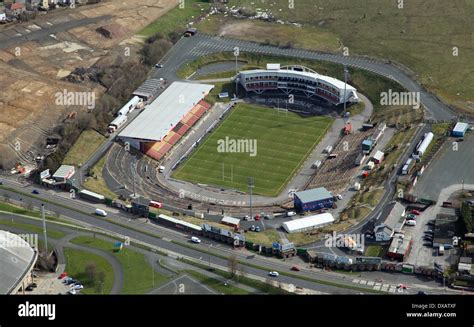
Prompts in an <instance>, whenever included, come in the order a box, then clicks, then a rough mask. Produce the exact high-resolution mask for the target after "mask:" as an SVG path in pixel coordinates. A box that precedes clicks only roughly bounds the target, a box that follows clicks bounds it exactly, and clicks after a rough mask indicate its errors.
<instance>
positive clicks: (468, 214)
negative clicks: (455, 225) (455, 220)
mask: <svg viewBox="0 0 474 327" xmlns="http://www.w3.org/2000/svg"><path fill="white" fill-rule="evenodd" d="M461 218H462V219H463V221H464V226H466V231H467V232H468V233H471V232H472V228H473V221H472V211H471V207H470V206H469V204H468V203H467V202H463V203H462V205H461Z"/></svg>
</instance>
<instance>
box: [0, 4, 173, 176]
mask: <svg viewBox="0 0 474 327" xmlns="http://www.w3.org/2000/svg"><path fill="white" fill-rule="evenodd" d="M176 4H177V0H158V1H157V0H137V1H133V3H131V2H130V1H125V0H113V1H103V2H102V3H100V4H96V5H89V6H82V7H78V8H76V9H60V10H57V11H53V12H50V13H48V14H44V15H40V16H38V17H37V18H36V19H35V20H33V21H30V22H25V23H21V24H11V25H8V26H3V27H2V28H0V90H2V92H1V93H0V166H1V165H2V164H3V165H5V166H9V165H12V164H13V163H15V162H16V161H22V162H24V161H28V160H31V159H32V158H33V155H34V154H36V153H37V152H38V150H39V148H40V147H41V143H42V142H43V141H44V140H45V136H46V135H47V134H48V132H49V131H50V130H51V129H52V128H53V127H54V126H55V125H56V124H57V123H58V122H59V121H62V120H63V119H64V118H65V116H66V115H67V113H69V112H70V111H72V110H77V109H78V108H77V107H75V108H71V107H67V106H66V107H65V106H58V105H56V104H55V99H56V97H55V95H56V93H57V92H62V91H63V90H65V89H66V90H67V91H69V92H84V91H94V92H97V93H98V94H97V96H100V94H101V93H102V92H103V90H101V89H100V88H98V87H97V86H96V85H93V86H90V85H89V86H86V85H80V84H72V83H68V82H64V81H62V80H61V79H62V78H64V77H66V76H67V75H69V74H70V73H71V72H72V71H73V70H74V69H75V68H78V67H82V68H89V67H91V66H93V65H95V64H96V63H97V62H98V61H100V60H104V61H107V58H108V57H109V56H111V55H112V54H113V56H116V55H117V54H123V57H124V59H125V60H135V59H136V51H134V50H136V48H137V44H139V43H140V41H141V39H140V38H138V37H136V36H135V34H136V33H137V32H138V31H140V30H141V29H142V28H144V27H145V26H146V25H148V24H149V23H151V22H152V21H153V20H155V19H157V18H158V17H160V16H161V15H163V14H164V13H166V12H167V11H168V10H170V9H172V8H173V7H174V6H176ZM99 27H102V28H104V29H106V30H107V31H109V32H110V35H111V37H110V38H107V37H104V36H103V35H101V34H100V33H98V32H97V31H96V29H97V28H99ZM12 41H14V42H12ZM2 43H3V45H2ZM128 46H130V48H132V49H131V51H130V56H127V55H126V49H125V48H126V47H128ZM133 46H134V47H135V49H133ZM18 144H20V147H18V146H17V145H18ZM30 151H31V153H28V152H30ZM4 168H9V167H4Z"/></svg>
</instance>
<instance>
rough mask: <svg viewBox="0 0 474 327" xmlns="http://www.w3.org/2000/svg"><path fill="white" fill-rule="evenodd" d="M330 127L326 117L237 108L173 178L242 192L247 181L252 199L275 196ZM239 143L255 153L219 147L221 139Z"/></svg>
mask: <svg viewBox="0 0 474 327" xmlns="http://www.w3.org/2000/svg"><path fill="white" fill-rule="evenodd" d="M331 123H332V119H331V118H328V117H301V116H299V115H297V114H295V113H291V112H287V113H285V112H282V111H277V110H273V109H270V108H265V107H260V106H254V105H248V104H239V105H238V106H236V107H235V108H234V109H233V111H232V112H231V114H230V115H229V116H228V117H227V118H226V119H225V121H224V122H223V123H222V124H221V125H220V126H219V127H218V128H217V129H216V130H215V131H214V132H213V133H212V135H211V136H210V137H209V138H208V139H207V140H206V141H205V142H204V143H203V144H202V145H201V146H199V148H198V149H197V150H196V151H195V152H194V154H193V155H192V156H191V158H190V159H188V161H186V162H185V163H184V164H183V165H182V166H181V167H179V168H178V169H177V170H176V172H175V173H174V177H176V178H178V179H183V180H187V181H191V182H195V183H205V184H212V185H219V186H225V187H227V188H232V189H238V190H241V191H247V190H248V188H247V180H248V177H249V176H252V177H253V178H254V185H255V187H254V189H253V192H254V193H255V194H261V195H267V196H276V195H278V194H279V193H280V192H281V191H282V189H283V188H284V186H285V185H286V183H288V181H289V180H290V179H291V177H292V176H293V174H294V173H295V172H296V170H297V169H298V168H299V166H300V165H301V164H302V163H303V161H304V160H305V158H306V157H307V156H308V154H309V153H310V152H311V151H312V150H313V148H314V147H315V146H316V144H317V143H318V142H319V141H320V140H321V138H322V137H323V136H324V135H325V133H326V131H327V130H328V128H329V126H330V125H331ZM242 139H246V140H250V142H249V143H251V144H252V143H253V144H255V145H256V146H255V149H254V150H255V151H253V152H252V151H250V152H248V151H247V152H244V151H240V152H238V150H239V149H237V148H236V149H232V148H231V147H226V148H221V147H220V145H222V143H224V141H225V140H242ZM255 142H256V143H255ZM226 144H230V142H227V143H226ZM220 150H222V151H220ZM234 150H235V151H234ZM240 150H245V149H242V148H241V149H240ZM247 150H250V148H248V149H247Z"/></svg>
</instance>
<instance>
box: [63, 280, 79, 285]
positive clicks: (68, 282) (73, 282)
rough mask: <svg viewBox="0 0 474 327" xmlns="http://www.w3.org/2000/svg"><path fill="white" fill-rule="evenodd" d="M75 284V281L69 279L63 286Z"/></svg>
mask: <svg viewBox="0 0 474 327" xmlns="http://www.w3.org/2000/svg"><path fill="white" fill-rule="evenodd" d="M77 282H78V281H77V280H75V279H72V278H71V279H69V280H67V281H66V282H65V284H66V285H73V284H75V283H77Z"/></svg>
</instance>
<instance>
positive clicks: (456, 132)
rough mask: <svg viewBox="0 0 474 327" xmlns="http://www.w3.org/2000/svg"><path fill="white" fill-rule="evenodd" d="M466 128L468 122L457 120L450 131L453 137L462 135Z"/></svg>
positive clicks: (467, 127)
mask: <svg viewBox="0 0 474 327" xmlns="http://www.w3.org/2000/svg"><path fill="white" fill-rule="evenodd" d="M468 129H469V124H468V123H462V122H458V123H457V124H456V125H455V126H454V128H453V130H452V131H451V135H452V136H454V137H464V135H466V132H467V130H468Z"/></svg>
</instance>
